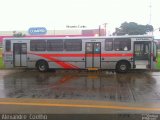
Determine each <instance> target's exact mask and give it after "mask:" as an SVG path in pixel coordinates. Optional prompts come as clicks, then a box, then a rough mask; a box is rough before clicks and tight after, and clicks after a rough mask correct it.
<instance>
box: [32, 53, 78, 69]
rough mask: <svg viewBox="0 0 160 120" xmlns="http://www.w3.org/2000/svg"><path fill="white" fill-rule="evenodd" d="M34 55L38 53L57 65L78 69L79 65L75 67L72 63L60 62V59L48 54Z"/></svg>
mask: <svg viewBox="0 0 160 120" xmlns="http://www.w3.org/2000/svg"><path fill="white" fill-rule="evenodd" d="M34 55H38V56H41V57H44V58H47V59H49V60H51V61H53V62H55V63H57V64H58V65H60V66H61V67H63V68H70V69H79V67H77V66H74V65H72V64H70V63H66V62H62V61H60V60H58V59H56V58H53V57H52V56H51V55H48V54H34Z"/></svg>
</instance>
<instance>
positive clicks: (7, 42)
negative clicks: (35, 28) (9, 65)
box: [6, 40, 11, 52]
mask: <svg viewBox="0 0 160 120" xmlns="http://www.w3.org/2000/svg"><path fill="white" fill-rule="evenodd" d="M6 51H7V52H9V51H11V41H10V40H6Z"/></svg>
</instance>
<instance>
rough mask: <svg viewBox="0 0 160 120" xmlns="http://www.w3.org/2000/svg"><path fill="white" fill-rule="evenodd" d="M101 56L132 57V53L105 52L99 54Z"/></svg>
mask: <svg viewBox="0 0 160 120" xmlns="http://www.w3.org/2000/svg"><path fill="white" fill-rule="evenodd" d="M101 56H102V57H132V56H133V53H107V54H101Z"/></svg>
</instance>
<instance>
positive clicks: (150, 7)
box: [149, 0, 152, 25]
mask: <svg viewBox="0 0 160 120" xmlns="http://www.w3.org/2000/svg"><path fill="white" fill-rule="evenodd" d="M151 23H152V3H151V0H150V3H149V25H151Z"/></svg>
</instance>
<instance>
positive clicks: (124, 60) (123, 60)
mask: <svg viewBox="0 0 160 120" xmlns="http://www.w3.org/2000/svg"><path fill="white" fill-rule="evenodd" d="M121 62H126V63H127V64H128V65H129V69H131V63H130V62H129V61H128V60H126V59H122V60H119V61H118V62H117V63H116V67H115V69H116V68H117V66H118V64H119V63H121Z"/></svg>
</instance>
